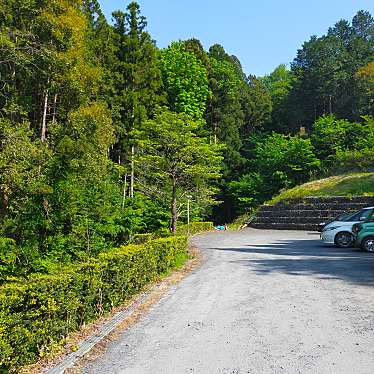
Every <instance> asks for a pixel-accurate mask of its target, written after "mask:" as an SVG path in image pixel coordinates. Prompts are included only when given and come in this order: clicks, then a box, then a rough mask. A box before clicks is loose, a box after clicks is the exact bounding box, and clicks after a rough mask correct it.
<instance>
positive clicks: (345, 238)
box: [335, 231, 353, 248]
mask: <svg viewBox="0 0 374 374" xmlns="http://www.w3.org/2000/svg"><path fill="white" fill-rule="evenodd" d="M335 244H336V245H337V246H338V247H340V248H349V247H352V245H353V235H352V234H351V233H350V232H346V231H343V232H338V233H337V234H336V236H335Z"/></svg>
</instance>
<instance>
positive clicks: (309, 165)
mask: <svg viewBox="0 0 374 374" xmlns="http://www.w3.org/2000/svg"><path fill="white" fill-rule="evenodd" d="M256 154H257V167H258V170H260V171H261V172H262V173H263V175H264V176H266V178H267V183H269V182H270V183H271V181H272V182H273V183H272V185H273V186H274V188H283V187H285V186H290V185H291V186H292V185H296V184H299V183H301V182H303V181H306V180H307V179H308V178H309V177H310V176H311V175H312V173H313V172H315V171H317V170H318V168H319V166H320V161H319V160H318V159H317V157H316V156H315V154H314V149H313V146H312V144H311V142H310V140H308V139H307V140H305V139H302V138H299V137H297V136H287V135H281V134H276V133H273V134H272V135H270V136H268V137H267V138H266V139H265V142H264V143H260V144H258V146H257V147H256ZM274 183H275V184H274Z"/></svg>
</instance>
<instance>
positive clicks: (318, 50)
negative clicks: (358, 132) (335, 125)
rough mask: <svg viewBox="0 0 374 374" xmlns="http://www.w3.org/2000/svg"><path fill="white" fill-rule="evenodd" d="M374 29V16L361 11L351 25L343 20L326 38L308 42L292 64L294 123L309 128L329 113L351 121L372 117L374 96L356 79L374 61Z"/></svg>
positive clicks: (292, 117) (312, 39) (292, 119)
mask: <svg viewBox="0 0 374 374" xmlns="http://www.w3.org/2000/svg"><path fill="white" fill-rule="evenodd" d="M373 30H374V19H373V17H372V16H371V15H370V13H369V12H365V11H359V12H358V13H357V14H356V15H355V16H354V18H353V20H352V22H351V24H350V23H349V22H347V21H345V20H341V21H339V22H338V23H336V24H335V26H334V27H331V28H330V29H329V30H328V33H327V34H326V35H323V36H322V37H319V38H317V37H316V36H313V37H311V38H310V40H309V41H307V42H305V43H304V45H303V46H302V48H301V49H299V50H298V53H297V57H296V58H295V60H294V62H293V63H292V72H293V74H294V76H295V78H296V82H295V85H294V86H293V88H292V92H291V97H290V106H289V108H290V111H291V118H290V121H292V122H293V123H294V124H297V125H299V126H300V125H304V126H308V127H309V126H310V125H311V124H312V123H313V122H314V120H315V119H316V118H318V117H320V116H321V115H323V114H326V113H330V114H332V113H335V114H336V115H337V116H338V117H339V118H347V119H348V120H358V119H359V116H360V115H364V114H369V113H368V112H367V110H368V108H370V100H371V97H369V96H368V95H367V92H365V90H361V89H360V85H359V81H358V80H356V79H355V78H354V77H355V74H356V73H357V71H358V70H359V69H360V68H362V67H364V66H366V65H367V64H368V63H369V62H370V61H372V60H373V58H374V52H373V51H374V49H373V43H374V42H373V38H372V35H373Z"/></svg>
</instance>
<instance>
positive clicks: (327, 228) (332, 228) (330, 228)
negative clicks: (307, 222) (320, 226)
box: [323, 226, 340, 231]
mask: <svg viewBox="0 0 374 374" xmlns="http://www.w3.org/2000/svg"><path fill="white" fill-rule="evenodd" d="M339 227H340V226H331V227H326V228H325V229H324V230H323V231H332V230H336V229H338V228H339Z"/></svg>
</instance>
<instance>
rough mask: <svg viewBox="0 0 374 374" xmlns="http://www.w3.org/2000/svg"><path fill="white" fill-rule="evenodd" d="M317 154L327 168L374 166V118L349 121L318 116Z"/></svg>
mask: <svg viewBox="0 0 374 374" xmlns="http://www.w3.org/2000/svg"><path fill="white" fill-rule="evenodd" d="M311 141H312V144H313V145H314V148H315V149H316V153H317V155H318V156H319V158H321V159H322V160H323V161H324V162H323V165H324V168H325V169H327V170H331V169H333V170H338V168H340V169H341V170H354V169H358V170H360V169H361V170H362V168H368V167H371V166H372V160H373V152H374V119H373V117H371V116H366V117H363V122H360V123H357V122H349V121H347V120H345V119H341V120H339V119H337V118H336V117H335V116H324V117H321V118H320V119H318V120H317V121H316V122H315V124H314V126H313V132H312V134H311Z"/></svg>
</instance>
